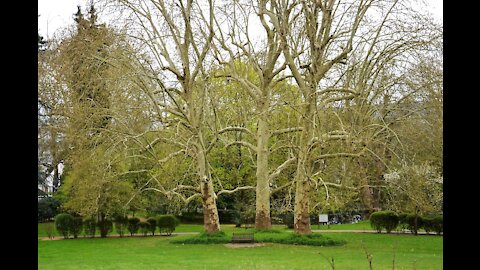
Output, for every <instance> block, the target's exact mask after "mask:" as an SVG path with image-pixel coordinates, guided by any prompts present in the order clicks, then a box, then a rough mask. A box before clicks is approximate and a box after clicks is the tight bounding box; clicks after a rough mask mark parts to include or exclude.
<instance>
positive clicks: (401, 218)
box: [397, 213, 408, 231]
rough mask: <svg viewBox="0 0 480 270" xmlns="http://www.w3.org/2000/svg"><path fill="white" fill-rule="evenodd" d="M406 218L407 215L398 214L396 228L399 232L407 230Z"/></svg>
mask: <svg viewBox="0 0 480 270" xmlns="http://www.w3.org/2000/svg"><path fill="white" fill-rule="evenodd" d="M407 216H408V214H406V213H400V214H398V227H397V228H398V230H399V231H404V230H408V222H407Z"/></svg>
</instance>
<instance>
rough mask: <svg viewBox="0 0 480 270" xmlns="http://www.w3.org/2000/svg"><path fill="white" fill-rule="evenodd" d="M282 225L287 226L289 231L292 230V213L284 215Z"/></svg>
mask: <svg viewBox="0 0 480 270" xmlns="http://www.w3.org/2000/svg"><path fill="white" fill-rule="evenodd" d="M282 220H283V224H285V226H287V228H289V229H293V225H294V221H293V213H290V212H288V213H285V214H284V215H283V217H282Z"/></svg>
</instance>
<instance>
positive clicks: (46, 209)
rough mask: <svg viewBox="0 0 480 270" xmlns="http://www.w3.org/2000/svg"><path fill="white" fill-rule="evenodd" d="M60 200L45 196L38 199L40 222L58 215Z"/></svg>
mask: <svg viewBox="0 0 480 270" xmlns="http://www.w3.org/2000/svg"><path fill="white" fill-rule="evenodd" d="M59 207H60V202H59V201H58V200H56V199H54V198H50V197H48V198H44V199H41V200H40V201H38V211H37V213H38V222H44V221H48V220H50V219H52V218H53V217H55V216H56V215H57V212H58V208H59Z"/></svg>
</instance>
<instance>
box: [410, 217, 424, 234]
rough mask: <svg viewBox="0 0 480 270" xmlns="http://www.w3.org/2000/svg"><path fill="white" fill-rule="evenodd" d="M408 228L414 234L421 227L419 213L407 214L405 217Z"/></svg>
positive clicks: (421, 222)
mask: <svg viewBox="0 0 480 270" xmlns="http://www.w3.org/2000/svg"><path fill="white" fill-rule="evenodd" d="M406 220H407V227H408V229H409V230H410V231H411V232H412V233H413V234H415V235H417V233H418V230H419V229H421V228H422V227H423V218H422V217H421V216H419V215H415V214H409V215H407V217H406Z"/></svg>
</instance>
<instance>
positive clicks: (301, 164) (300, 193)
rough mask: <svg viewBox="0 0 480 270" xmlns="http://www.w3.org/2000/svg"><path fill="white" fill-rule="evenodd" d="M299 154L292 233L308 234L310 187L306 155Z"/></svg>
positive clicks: (309, 231) (309, 230)
mask: <svg viewBox="0 0 480 270" xmlns="http://www.w3.org/2000/svg"><path fill="white" fill-rule="evenodd" d="M304 154H305V153H303V152H302V153H300V155H299V160H298V166H297V173H296V175H295V183H296V188H295V208H294V225H293V228H294V233H296V234H310V233H312V231H311V229H310V214H309V211H310V209H309V206H310V204H309V203H310V198H309V196H310V191H311V185H310V182H309V181H308V176H307V168H306V167H308V166H306V165H307V164H306V160H305V159H306V158H307V157H306V155H304Z"/></svg>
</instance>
